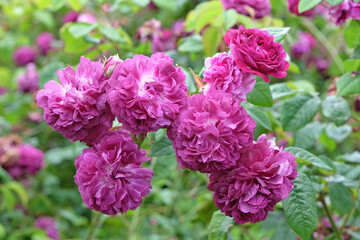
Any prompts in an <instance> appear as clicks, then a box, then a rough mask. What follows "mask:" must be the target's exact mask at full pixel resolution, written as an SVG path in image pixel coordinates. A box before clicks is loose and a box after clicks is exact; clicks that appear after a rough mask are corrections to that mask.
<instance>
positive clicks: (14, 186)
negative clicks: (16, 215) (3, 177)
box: [6, 181, 29, 206]
mask: <svg viewBox="0 0 360 240" xmlns="http://www.w3.org/2000/svg"><path fill="white" fill-rule="evenodd" d="M6 187H7V188H8V189H10V190H12V191H13V192H14V193H16V195H17V196H18V197H19V199H20V200H21V203H22V204H23V205H24V206H27V204H28V200H29V198H28V196H27V193H26V190H25V188H24V187H23V185H21V183H19V182H15V181H12V182H8V183H6Z"/></svg>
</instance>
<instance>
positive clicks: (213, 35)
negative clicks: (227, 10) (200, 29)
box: [202, 26, 222, 57]
mask: <svg viewBox="0 0 360 240" xmlns="http://www.w3.org/2000/svg"><path fill="white" fill-rule="evenodd" d="M221 40H222V35H221V29H219V28H217V27H212V26H210V27H208V28H206V29H205V31H204V33H203V35H202V44H203V45H204V50H205V53H206V55H207V56H209V57H210V56H212V55H214V54H215V53H216V52H217V49H218V45H219V43H220V42H221Z"/></svg>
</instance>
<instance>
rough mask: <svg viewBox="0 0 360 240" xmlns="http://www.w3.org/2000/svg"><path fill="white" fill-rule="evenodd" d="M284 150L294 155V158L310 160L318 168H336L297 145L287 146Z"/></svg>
mask: <svg viewBox="0 0 360 240" xmlns="http://www.w3.org/2000/svg"><path fill="white" fill-rule="evenodd" d="M284 151H287V152H289V153H292V154H294V155H295V157H296V158H300V159H302V160H304V161H307V162H310V163H312V164H313V165H315V166H316V167H318V168H321V169H325V170H330V171H333V170H335V169H336V167H335V166H334V164H333V163H331V162H328V161H324V160H323V159H321V158H318V157H317V156H315V155H314V154H312V153H310V152H308V151H306V150H305V149H302V148H298V147H288V148H286V149H285V150H284Z"/></svg>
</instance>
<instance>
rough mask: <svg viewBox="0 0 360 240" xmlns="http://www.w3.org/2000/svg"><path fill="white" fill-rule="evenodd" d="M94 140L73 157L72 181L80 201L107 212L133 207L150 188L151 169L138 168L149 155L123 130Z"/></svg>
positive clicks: (111, 132) (139, 202)
mask: <svg viewBox="0 0 360 240" xmlns="http://www.w3.org/2000/svg"><path fill="white" fill-rule="evenodd" d="M98 140H99V141H98V142H97V144H95V145H94V146H93V147H92V148H88V149H84V150H83V153H82V154H81V155H80V156H78V157H77V158H76V160H75V167H76V175H75V176H74V178H75V183H76V184H77V185H78V187H79V192H80V194H81V197H82V199H83V201H84V203H85V204H86V205H87V206H88V208H90V209H94V210H96V211H99V212H102V213H104V214H108V215H116V214H117V213H119V212H120V213H126V212H127V211H128V210H129V209H132V210H135V209H136V208H137V207H138V206H139V205H140V204H141V202H142V198H143V197H145V196H146V195H147V194H148V193H149V192H150V189H151V188H152V187H151V184H150V181H151V180H152V176H153V171H152V170H151V169H146V168H140V166H141V165H142V163H143V162H144V161H148V160H150V158H147V157H145V155H146V152H145V151H144V150H142V149H139V148H138V146H137V145H136V144H135V143H134V141H133V140H132V139H131V137H130V135H129V133H128V132H127V131H126V130H124V129H121V130H118V131H109V132H107V133H106V134H104V135H102V136H101V137H100V138H99V139H98Z"/></svg>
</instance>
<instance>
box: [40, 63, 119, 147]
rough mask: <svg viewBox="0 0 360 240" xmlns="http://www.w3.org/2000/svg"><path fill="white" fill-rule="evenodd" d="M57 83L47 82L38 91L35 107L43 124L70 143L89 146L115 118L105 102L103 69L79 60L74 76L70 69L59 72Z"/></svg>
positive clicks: (105, 82)
mask: <svg viewBox="0 0 360 240" xmlns="http://www.w3.org/2000/svg"><path fill="white" fill-rule="evenodd" d="M58 77H59V80H60V84H59V83H58V82H56V81H49V82H47V83H46V84H45V89H42V90H40V91H39V92H38V94H37V96H36V100H37V103H38V106H39V107H41V108H44V119H45V122H46V123H47V124H48V125H50V126H52V127H53V128H54V129H55V130H56V131H58V132H60V133H61V134H62V135H63V136H64V137H66V138H68V139H69V140H70V141H76V140H80V141H83V142H85V143H87V144H89V145H91V144H92V143H93V141H94V140H95V139H96V138H97V137H98V136H99V135H101V134H102V133H103V132H106V131H107V130H109V129H110V128H111V126H112V122H113V121H114V119H115V117H114V115H113V114H112V113H111V111H110V106H109V104H108V103H107V95H106V92H105V88H106V87H107V82H108V78H107V76H106V75H105V74H104V71H103V66H102V64H101V63H100V61H98V62H92V61H90V59H88V58H84V57H81V59H80V63H79V65H78V66H77V69H76V73H75V72H74V69H73V68H72V67H71V66H68V67H67V68H65V69H63V70H58Z"/></svg>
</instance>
